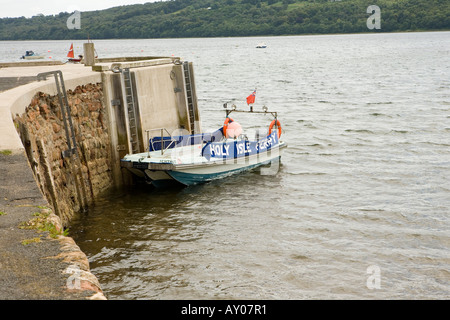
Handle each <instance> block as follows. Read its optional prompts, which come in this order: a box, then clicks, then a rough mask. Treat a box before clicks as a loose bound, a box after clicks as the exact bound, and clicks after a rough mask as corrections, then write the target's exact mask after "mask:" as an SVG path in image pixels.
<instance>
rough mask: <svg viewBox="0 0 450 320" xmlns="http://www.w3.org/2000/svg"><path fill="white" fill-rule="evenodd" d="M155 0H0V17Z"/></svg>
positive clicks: (98, 7)
mask: <svg viewBox="0 0 450 320" xmlns="http://www.w3.org/2000/svg"><path fill="white" fill-rule="evenodd" d="M155 1H156V0H76V1H73V0H68V1H67V0H0V18H6V17H22V16H24V17H26V18H30V17H32V16H35V15H37V14H40V13H42V14H43V15H51V14H58V13H60V12H69V13H71V12H74V11H75V10H78V11H81V12H83V11H93V10H101V9H107V8H112V7H117V6H123V5H129V4H139V3H141V4H142V3H146V2H155Z"/></svg>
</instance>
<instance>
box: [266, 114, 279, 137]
mask: <svg viewBox="0 0 450 320" xmlns="http://www.w3.org/2000/svg"><path fill="white" fill-rule="evenodd" d="M275 124H276V125H277V127H278V138H279V137H281V124H280V120H277V119H273V120H272V122H271V123H270V126H269V134H268V135H269V136H270V134H271V133H272V128H273V126H274V125H275Z"/></svg>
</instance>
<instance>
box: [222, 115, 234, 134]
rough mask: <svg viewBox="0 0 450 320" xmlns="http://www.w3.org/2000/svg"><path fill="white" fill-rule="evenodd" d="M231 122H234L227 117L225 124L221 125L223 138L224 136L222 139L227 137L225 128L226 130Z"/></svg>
mask: <svg viewBox="0 0 450 320" xmlns="http://www.w3.org/2000/svg"><path fill="white" fill-rule="evenodd" d="M233 121H234V120H233V119H231V118H229V117H227V118H226V119H225V122H224V123H223V136H224V137H227V128H228V124H229V123H231V122H233Z"/></svg>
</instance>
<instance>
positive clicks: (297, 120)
mask: <svg viewBox="0 0 450 320" xmlns="http://www.w3.org/2000/svg"><path fill="white" fill-rule="evenodd" d="M259 42H265V43H266V44H267V45H268V47H267V48H266V49H256V48H255V47H256V45H257V44H258V43H259ZM95 45H96V49H97V52H98V54H99V55H100V56H119V55H121V56H129V55H133V56H136V55H142V56H146V55H163V56H167V55H169V56H171V55H174V56H180V57H182V58H183V59H185V60H189V61H192V62H194V65H195V77H196V84H197V94H198V98H199V107H200V111H201V117H202V126H203V128H204V130H205V131H210V130H214V129H216V128H217V127H219V126H221V124H222V123H223V120H224V117H225V113H224V112H223V108H222V104H223V103H225V102H232V103H235V104H237V105H238V106H239V107H245V106H246V104H245V98H246V97H247V96H248V95H249V94H250V93H251V92H252V91H253V90H254V89H255V88H257V94H256V104H255V108H257V109H260V108H261V107H262V106H263V105H266V106H267V107H269V110H273V111H278V113H279V119H280V120H281V124H282V126H283V129H284V132H283V135H282V139H284V140H285V141H286V142H287V143H288V146H289V147H288V149H287V150H286V151H285V153H284V154H283V156H282V166H281V168H280V170H279V172H278V174H277V175H276V176H263V175H260V174H259V173H258V172H251V173H248V174H244V175H241V176H236V177H233V178H228V179H226V180H222V181H217V182H213V183H210V184H207V185H202V186H195V187H190V188H179V189H175V190H165V191H154V190H152V189H149V188H144V187H143V186H137V187H135V188H133V189H131V190H128V191H121V192H116V193H113V194H108V195H105V197H104V198H102V199H100V200H99V201H98V202H97V205H96V206H95V207H94V208H92V209H91V210H90V211H89V213H88V214H87V215H84V216H80V217H79V218H78V219H77V220H76V221H75V222H74V223H73V226H72V227H71V229H70V234H71V235H72V236H73V237H74V238H75V240H76V241H77V243H78V244H79V246H80V247H81V249H82V250H83V251H84V252H85V253H86V254H87V255H88V257H89V261H90V263H91V269H92V272H93V273H94V274H95V275H96V276H97V277H98V278H99V280H100V282H101V284H102V287H103V290H104V292H105V294H106V296H107V297H108V298H109V299H449V298H450V271H449V270H450V268H449V266H450V254H449V245H450V217H449V213H450V209H449V207H450V182H449V177H450V89H449V87H450V32H438V33H403V34H365V35H332V36H331V35H330V36H292V37H267V38H262V37H259V38H214V39H161V40H102V41H95ZM69 46H70V43H66V42H64V41H50V42H0V53H2V54H1V55H0V56H2V57H5V56H7V55H8V54H9V57H10V59H9V60H11V57H12V58H14V57H16V56H17V57H19V56H20V55H22V54H23V53H22V52H24V51H25V50H30V49H31V50H35V51H37V52H39V51H41V52H44V51H47V52H48V50H50V52H51V53H53V56H52V58H53V59H58V57H59V59H63V58H64V56H65V53H66V51H67V50H68V47H69ZM74 46H75V51H77V47H78V48H81V47H82V42H80V43H77V42H74ZM66 47H67V48H66ZM8 50H9V51H8ZM13 50H15V51H14V52H13ZM79 50H81V49H79ZM5 52H6V53H5ZM76 54H78V53H77V52H76ZM236 117H237V116H236ZM248 120H249V119H247V118H245V117H243V116H242V117H241V116H239V122H240V123H241V124H242V125H243V127H244V128H246V126H247V128H250V129H251V128H255V126H256V124H255V123H254V122H250V121H248ZM257 120H258V121H261V122H260V123H258V125H261V124H262V125H263V126H264V125H267V126H268V125H269V122H270V119H269V118H267V117H266V118H264V117H262V116H261V117H260V118H258V119H257ZM371 268H375V269H377V268H378V270H379V271H380V274H379V277H378V279H379V280H380V283H379V286H377V283H376V282H373V281H372V280H373V279H374V278H377V274H372V273H370V270H373V269H371ZM368 270H369V273H368ZM374 286H375V287H374ZM370 288H372V289H370Z"/></svg>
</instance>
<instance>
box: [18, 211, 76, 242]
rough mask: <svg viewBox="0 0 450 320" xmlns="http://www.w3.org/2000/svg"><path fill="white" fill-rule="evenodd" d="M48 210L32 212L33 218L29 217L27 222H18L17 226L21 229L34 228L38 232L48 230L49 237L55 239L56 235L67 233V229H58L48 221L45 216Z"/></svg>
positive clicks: (47, 214) (65, 234)
mask: <svg viewBox="0 0 450 320" xmlns="http://www.w3.org/2000/svg"><path fill="white" fill-rule="evenodd" d="M49 214H50V213H49V211H48V210H44V211H43V212H35V213H33V216H34V217H35V218H33V219H31V220H30V221H28V222H23V223H21V224H20V226H19V228H21V229H35V230H37V231H39V232H48V233H49V235H50V237H51V238H54V239H56V238H57V237H58V236H60V235H63V236H67V235H68V232H69V231H68V229H65V230H58V229H57V228H56V226H55V225H54V224H53V223H51V222H48V220H47V218H48V216H49Z"/></svg>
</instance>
